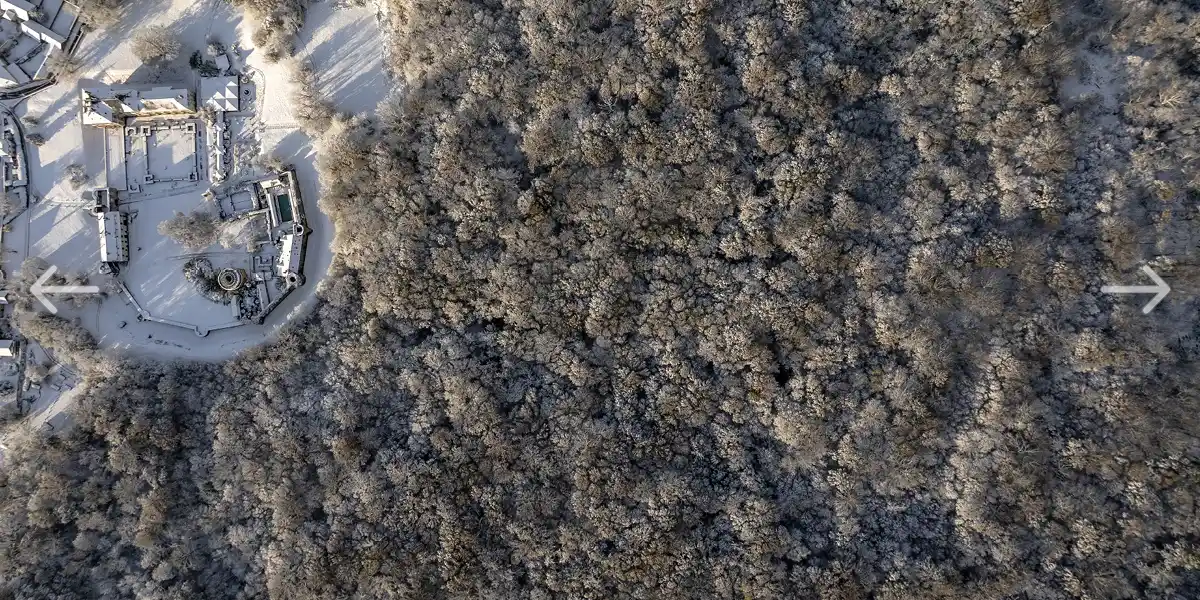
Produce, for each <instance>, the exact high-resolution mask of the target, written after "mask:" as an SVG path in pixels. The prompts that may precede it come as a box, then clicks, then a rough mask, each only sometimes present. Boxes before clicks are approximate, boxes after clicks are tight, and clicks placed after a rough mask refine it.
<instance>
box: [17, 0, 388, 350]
mask: <svg viewBox="0 0 1200 600" xmlns="http://www.w3.org/2000/svg"><path fill="white" fill-rule="evenodd" d="M148 25H163V26H166V27H168V28H170V29H171V30H172V31H173V32H175V33H176V34H177V35H178V36H179V38H180V40H181V42H182V49H181V51H180V56H179V58H178V59H177V60H176V61H175V64H174V66H172V67H170V68H167V69H164V70H160V71H152V70H148V69H146V68H144V67H142V65H141V64H140V62H139V61H138V60H137V59H136V58H135V57H134V56H133V54H132V52H131V50H130V46H131V43H130V39H131V37H132V33H133V32H134V31H136V30H137V29H138V28H142V27H145V26H148ZM251 33H252V27H251V25H250V23H248V22H244V21H243V19H242V16H241V15H240V14H239V13H238V12H237V11H235V10H234V9H233V7H232V6H231V5H230V4H229V3H228V2H226V1H224V0H200V1H199V2H192V1H188V0H134V1H133V2H132V3H130V4H128V5H127V10H126V11H125V14H124V16H123V17H122V18H121V19H120V20H119V21H118V22H117V23H116V24H114V25H112V26H110V27H109V28H107V29H105V30H102V31H95V32H90V33H89V34H87V36H86V37H85V38H84V40H83V42H82V43H81V45H80V47H79V49H78V52H77V56H78V58H79V59H80V61H81V63H82V64H83V65H84V69H83V74H82V78H81V79H80V81H79V82H77V83H73V84H68V83H62V82H60V83H56V84H55V85H53V86H51V87H49V88H47V89H46V90H43V91H41V92H39V93H38V94H36V95H35V96H33V97H32V98H30V99H28V100H25V101H23V102H20V103H19V104H18V105H17V106H16V107H15V108H14V112H15V113H16V114H17V115H18V116H26V115H28V116H34V117H37V118H38V119H39V121H40V123H39V124H38V125H36V126H27V127H26V133H35V132H36V133H41V134H42V135H43V136H44V137H45V139H46V143H45V144H44V145H43V146H41V147H34V146H32V145H28V148H29V163H30V194H31V197H33V198H35V199H37V201H36V202H35V203H33V204H32V205H31V207H30V209H29V210H28V211H26V213H25V214H24V215H22V216H21V217H20V218H18V219H16V220H15V221H13V223H12V226H11V227H12V229H11V231H10V232H9V233H7V234H5V236H4V241H3V244H4V255H3V268H4V270H5V272H6V273H8V274H9V275H10V276H11V274H12V273H13V272H14V271H15V270H16V269H17V268H18V267H19V266H20V264H21V262H22V261H23V260H24V259H25V258H26V257H28V256H36V257H41V258H44V259H46V260H47V261H48V262H49V263H50V264H53V265H55V266H57V267H58V268H59V270H60V271H65V272H68V273H71V272H79V273H88V274H89V279H90V281H91V282H92V283H95V284H98V285H101V286H104V279H105V276H100V275H98V274H96V268H97V266H98V261H99V241H98V234H97V230H96V221H95V218H94V217H92V215H91V214H90V213H89V212H88V207H89V205H90V202H88V201H83V200H81V197H80V195H81V192H80V190H81V189H87V188H89V187H91V186H93V185H96V184H98V183H101V182H103V181H104V178H105V174H106V173H107V172H108V171H109V170H110V166H109V165H106V164H105V162H104V160H103V159H102V158H101V159H99V160H97V159H96V157H94V156H87V155H85V153H84V144H83V142H84V137H85V135H89V134H91V132H90V131H89V132H85V131H84V128H83V127H82V126H81V124H80V122H79V119H78V114H79V99H78V98H79V88H80V87H84V86H90V85H95V84H110V83H121V82H125V81H127V80H129V81H132V82H146V83H156V82H161V83H163V84H173V83H180V82H183V83H186V84H188V85H191V84H192V81H193V79H192V78H193V77H194V74H193V72H192V71H191V69H190V68H189V67H188V64H187V61H188V57H189V56H190V55H191V54H192V52H193V51H195V50H203V49H204V48H205V46H206V45H207V43H208V41H209V40H210V39H217V40H219V41H221V42H222V43H224V44H225V45H226V46H229V47H232V46H234V45H235V43H236V44H238V45H240V47H241V55H242V56H241V59H242V60H240V61H239V60H236V59H235V61H234V62H235V64H239V63H241V64H244V65H245V66H246V67H247V70H248V71H249V72H250V73H251V75H252V78H253V80H254V86H255V88H256V89H255V90H254V94H255V106H256V110H255V111H254V112H255V113H256V116H255V117H254V118H252V119H248V120H247V122H244V123H237V124H236V125H235V126H231V130H232V131H233V132H234V135H235V137H240V138H242V139H241V140H240V141H238V142H237V143H235V145H234V146H235V155H236V158H235V162H236V163H238V164H240V165H243V166H244V165H248V164H249V163H250V162H251V161H252V160H253V158H254V155H255V154H258V153H261V154H265V155H270V156H274V157H276V158H278V159H280V160H281V161H283V162H284V163H289V164H292V165H294V167H295V169H296V174H297V178H298V181H299V186H300V191H301V196H302V198H303V202H304V207H305V212H306V215H307V220H308V224H309V226H310V227H311V228H312V234H311V235H310V236H309V238H308V245H307V253H306V262H305V267H304V272H305V275H306V278H307V284H306V285H305V286H303V287H301V288H299V289H298V290H296V291H294V292H293V293H292V294H291V295H289V296H288V298H287V299H286V300H285V301H284V302H283V303H282V304H281V305H280V306H278V307H277V308H276V309H275V310H274V311H273V312H272V313H271V315H270V316H269V317H268V318H267V321H266V323H265V324H263V325H261V326H258V325H244V326H240V327H236V328H232V329H223V330H218V331H212V332H210V333H209V334H208V335H207V336H206V337H203V338H202V337H199V336H197V335H196V334H195V333H194V332H193V331H190V330H187V329H182V328H177V327H172V326H170V325H165V324H160V323H150V322H139V321H138V320H137V318H136V317H137V312H136V310H135V309H134V308H133V307H132V306H131V305H129V304H128V303H127V301H126V300H125V299H124V298H123V297H122V296H121V295H120V294H110V295H109V296H108V297H107V298H106V299H104V300H103V301H102V302H93V303H90V304H88V305H86V306H84V307H82V308H80V309H65V310H64V311H63V312H64V315H65V316H67V317H78V318H79V319H80V322H81V323H82V324H83V325H84V326H85V327H87V328H88V329H89V330H91V331H92V332H93V333H94V334H95V335H96V336H97V338H98V339H99V340H100V342H101V344H102V345H103V346H105V347H108V348H112V349H115V350H118V351H127V352H131V353H136V354H141V355H149V356H154V357H160V358H172V357H181V358H193V359H200V360H219V359H223V358H227V357H229V356H231V355H233V354H235V353H237V352H239V351H241V350H244V349H246V348H249V347H252V346H255V345H258V344H262V343H263V342H265V341H267V340H268V339H270V338H271V337H272V336H273V334H274V333H276V332H277V331H278V330H279V328H280V327H282V326H283V325H285V324H286V323H287V322H288V321H289V320H291V319H293V318H295V317H296V316H298V315H300V314H302V313H303V312H304V311H306V310H307V309H308V308H309V307H311V306H312V304H313V303H314V302H315V293H316V291H317V289H318V288H319V285H320V281H321V279H322V277H323V275H324V274H325V272H326V271H327V270H328V268H329V264H330V262H331V260H332V254H331V252H330V245H331V243H332V240H333V235H334V231H333V225H332V223H331V222H330V221H329V219H328V218H327V217H326V216H325V215H324V214H323V213H322V212H321V211H320V210H319V208H318V202H317V201H318V198H319V193H320V186H319V185H318V180H317V172H316V167H315V162H316V155H315V151H314V149H313V143H312V140H311V139H310V138H309V136H308V135H306V134H305V133H304V132H302V131H300V129H299V128H298V126H297V124H296V119H295V117H294V115H293V112H292V103H291V96H292V90H293V84H292V83H291V82H290V73H289V71H288V65H286V64H270V63H267V62H266V60H265V58H264V56H263V53H262V52H258V51H256V50H255V49H254V48H253V44H252V43H251V40H250V37H251ZM382 48H383V39H382V35H381V32H380V30H379V26H378V22H377V20H376V13H375V9H373V8H362V7H351V6H346V5H340V4H335V3H334V2H328V1H327V2H319V3H316V4H314V5H312V6H311V7H310V9H309V11H308V17H307V22H306V26H305V28H304V30H303V31H302V32H301V35H300V39H299V41H298V44H297V57H298V59H300V60H304V61H307V62H309V63H310V64H311V65H312V67H313V69H314V72H315V73H316V76H317V82H318V86H319V88H320V89H319V91H320V92H322V93H323V94H325V95H326V97H327V98H328V99H329V100H331V101H332V103H333V105H334V107H335V108H336V109H337V110H339V111H341V112H344V113H351V114H364V113H369V112H373V110H374V108H375V106H376V105H377V104H378V102H379V101H380V100H381V99H382V98H384V97H385V96H386V94H387V93H388V91H389V89H390V82H389V81H388V80H387V78H386V76H385V74H384V65H383V57H382V54H383V52H382ZM182 161H183V158H182V157H180V158H179V159H178V161H177V162H182ZM75 164H78V165H82V166H84V167H85V168H86V170H87V175H88V177H89V182H88V183H87V184H84V185H82V186H79V188H78V189H77V188H76V186H74V185H72V183H71V182H70V181H69V178H68V177H64V176H63V173H64V170H66V169H67V167H68V166H69V165H75ZM203 183H204V185H202V186H199V189H197V190H196V191H195V192H194V193H195V201H196V203H197V204H198V203H200V202H201V198H200V192H201V191H203V189H204V188H206V187H207V185H208V184H209V183H210V182H207V181H206V182H203ZM188 202H189V200H188V199H187V198H181V199H180V201H178V202H176V201H174V200H168V201H164V200H163V199H153V200H151V199H147V200H137V201H135V202H134V203H132V204H130V205H128V206H125V205H123V207H122V210H130V211H136V212H137V213H138V216H137V217H135V218H134V221H133V222H132V223H131V233H132V235H131V239H130V249H131V251H133V252H132V254H133V255H134V259H133V260H132V261H131V263H130V265H129V268H130V271H131V272H132V271H134V270H138V271H139V272H141V273H142V275H141V276H139V277H140V279H139V280H140V281H141V282H142V283H140V284H137V285H131V286H130V287H131V291H132V292H133V293H134V295H135V297H136V298H137V299H138V301H139V303H143V304H144V308H147V309H148V310H150V312H151V313H153V314H155V316H166V317H168V318H172V315H178V314H188V315H196V314H198V313H199V312H204V311H208V312H213V311H215V312H213V316H212V319H209V318H208V316H205V317H204V318H205V320H206V322H207V321H208V320H223V321H228V320H229V319H228V315H229V309H228V307H224V306H221V305H217V304H215V303H211V302H208V301H207V300H204V299H202V298H199V297H198V296H195V295H191V294H189V292H190V289H188V288H189V286H190V284H188V283H187V282H186V281H185V280H184V279H183V277H182V274H181V271H180V270H181V268H182V262H183V261H182V260H178V259H177V258H175V257H178V256H180V255H182V254H185V252H183V250H182V248H179V247H178V246H177V245H175V244H174V242H171V241H169V240H165V239H163V238H161V237H155V236H152V233H153V232H154V231H155V229H156V226H157V222H158V221H161V220H162V219H164V218H167V217H169V216H170V215H171V214H172V213H173V211H174V210H186V208H183V205H184V204H188ZM160 213H161V214H160ZM147 240H149V241H147ZM147 246H150V247H149V248H147ZM168 246H169V247H168ZM139 247H141V248H142V250H141V251H140V252H141V253H142V255H141V256H139V251H137V250H136V249H137V248H139ZM176 263H178V264H176ZM135 288H136V289H135ZM198 303H200V305H198ZM216 312H221V313H222V314H221V315H217V314H216ZM205 315H207V312H205Z"/></svg>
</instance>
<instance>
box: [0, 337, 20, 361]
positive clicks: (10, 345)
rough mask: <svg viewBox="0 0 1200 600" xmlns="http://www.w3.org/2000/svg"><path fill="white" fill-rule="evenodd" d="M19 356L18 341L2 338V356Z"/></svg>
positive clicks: (0, 346) (0, 341)
mask: <svg viewBox="0 0 1200 600" xmlns="http://www.w3.org/2000/svg"><path fill="white" fill-rule="evenodd" d="M16 356H17V342H15V341H13V340H0V358H15V357H16Z"/></svg>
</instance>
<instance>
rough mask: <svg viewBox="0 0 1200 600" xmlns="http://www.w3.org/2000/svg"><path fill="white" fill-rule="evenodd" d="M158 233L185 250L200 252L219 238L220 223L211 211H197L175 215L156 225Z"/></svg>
mask: <svg viewBox="0 0 1200 600" xmlns="http://www.w3.org/2000/svg"><path fill="white" fill-rule="evenodd" d="M158 232H159V233H160V234H162V235H165V236H167V237H169V238H171V239H173V240H175V241H176V242H179V243H180V244H182V245H183V246H184V247H185V248H188V249H192V250H201V249H204V248H207V247H209V246H211V245H213V244H214V243H216V242H217V240H218V239H219V238H220V234H221V227H220V221H219V220H218V219H217V217H216V215H214V214H212V212H211V211H208V210H204V209H199V210H195V211H192V212H190V213H181V212H177V213H175V216H174V217H171V218H170V219H167V220H166V221H163V222H161V223H159V224H158Z"/></svg>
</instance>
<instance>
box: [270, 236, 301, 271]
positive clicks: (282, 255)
mask: <svg viewBox="0 0 1200 600" xmlns="http://www.w3.org/2000/svg"><path fill="white" fill-rule="evenodd" d="M303 245H304V235H303V234H300V235H294V234H291V233H287V234H284V235H282V236H280V237H279V246H280V248H279V256H278V258H276V259H275V269H276V272H277V273H278V274H279V275H280V276H286V275H289V274H293V273H294V274H297V275H298V274H299V273H300V248H301V247H302V246H303Z"/></svg>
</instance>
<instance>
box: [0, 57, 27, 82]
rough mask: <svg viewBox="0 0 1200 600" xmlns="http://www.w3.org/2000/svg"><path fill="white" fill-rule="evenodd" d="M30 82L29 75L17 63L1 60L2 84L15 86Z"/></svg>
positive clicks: (0, 75)
mask: <svg viewBox="0 0 1200 600" xmlns="http://www.w3.org/2000/svg"><path fill="white" fill-rule="evenodd" d="M22 83H29V75H27V74H26V73H25V71H23V70H22V69H21V67H18V66H17V65H12V64H9V63H7V62H5V61H3V60H0V85H2V86H13V85H20V84H22Z"/></svg>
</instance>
